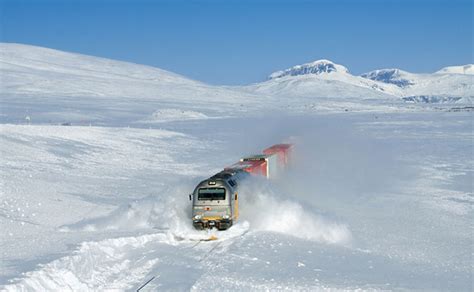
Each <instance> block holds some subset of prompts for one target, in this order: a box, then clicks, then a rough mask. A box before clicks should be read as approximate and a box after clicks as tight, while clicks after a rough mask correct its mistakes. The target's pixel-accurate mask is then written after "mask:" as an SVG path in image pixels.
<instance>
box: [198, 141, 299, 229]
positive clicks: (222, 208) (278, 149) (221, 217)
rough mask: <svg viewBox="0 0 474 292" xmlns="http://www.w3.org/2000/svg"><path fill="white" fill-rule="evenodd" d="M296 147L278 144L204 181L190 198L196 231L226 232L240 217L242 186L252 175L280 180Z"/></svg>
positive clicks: (241, 160) (245, 158)
mask: <svg viewBox="0 0 474 292" xmlns="http://www.w3.org/2000/svg"><path fill="white" fill-rule="evenodd" d="M291 149H292V144H276V145H273V146H271V147H269V148H266V149H265V150H263V154H258V155H253V156H248V157H244V158H242V159H240V161H239V162H237V163H234V164H232V165H231V166H229V167H226V168H224V170H222V171H221V172H219V173H217V174H215V175H213V176H211V177H210V178H208V179H205V180H203V181H201V182H200V183H199V184H198V185H197V186H196V188H195V189H194V192H193V193H192V194H191V195H189V199H190V200H192V202H193V207H192V220H193V226H194V228H196V229H201V230H202V229H211V228H217V229H218V230H226V229H228V228H229V227H231V226H232V224H233V223H234V222H235V221H236V220H237V219H238V217H239V197H238V188H239V185H240V184H242V183H244V181H245V178H246V177H248V176H250V175H257V176H264V177H266V178H268V179H275V178H277V177H279V176H280V175H281V174H282V173H283V171H284V170H285V169H286V168H287V166H288V163H289V161H290V156H291V155H290V154H291Z"/></svg>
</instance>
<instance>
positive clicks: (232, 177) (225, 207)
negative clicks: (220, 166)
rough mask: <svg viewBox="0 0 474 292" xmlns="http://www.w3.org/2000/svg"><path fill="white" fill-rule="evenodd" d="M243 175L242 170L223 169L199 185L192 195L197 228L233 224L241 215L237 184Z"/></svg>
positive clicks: (220, 228)
mask: <svg viewBox="0 0 474 292" xmlns="http://www.w3.org/2000/svg"><path fill="white" fill-rule="evenodd" d="M243 175H244V174H243V173H242V171H228V170H227V171H222V172H220V173H218V174H216V175H214V176H212V177H210V178H208V179H206V180H203V181H202V182H200V183H199V184H198V185H197V187H196V188H195V189H194V192H193V195H192V201H193V211H192V218H193V226H194V227H195V228H196V229H206V228H213V227H215V228H217V229H219V230H225V229H228V228H229V227H231V226H232V224H233V222H234V221H235V220H236V219H237V218H238V216H239V210H238V194H237V186H238V180H239V179H241V178H242V176H243Z"/></svg>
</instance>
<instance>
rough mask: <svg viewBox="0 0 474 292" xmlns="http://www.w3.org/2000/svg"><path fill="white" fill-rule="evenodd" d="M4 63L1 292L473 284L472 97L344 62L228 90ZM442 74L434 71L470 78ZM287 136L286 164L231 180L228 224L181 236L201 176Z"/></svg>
mask: <svg viewBox="0 0 474 292" xmlns="http://www.w3.org/2000/svg"><path fill="white" fill-rule="evenodd" d="M0 56H1V59H0V61H1V67H0V70H1V78H2V79H1V81H2V82H1V83H0V98H1V105H2V108H1V115H0V122H1V123H0V230H1V236H0V252H1V255H2V260H1V262H0V291H136V290H137V289H139V288H140V287H141V286H142V285H143V284H145V283H147V282H148V281H149V282H148V284H147V285H146V286H145V287H143V288H142V289H141V290H140V291H166V290H173V291H189V290H191V291H209V290H225V291H227V290H237V291H260V290H264V291H268V290H271V291H280V290H292V291H295V290H297V291H374V290H377V291H378V290H397V291H399V290H408V291H411V290H414V291H426V290H434V291H471V290H472V283H473V282H472V281H473V278H472V277H473V276H472V244H473V235H472V219H473V206H474V194H473V186H472V181H473V167H472V166H473V165H474V161H473V153H472V149H473V148H472V132H473V125H472V118H473V117H472V109H471V108H469V106H458V105H456V106H454V105H452V103H449V102H448V104H446V105H444V106H440V105H438V104H437V105H436V107H434V106H423V105H420V104H419V103H415V104H410V103H406V102H404V101H401V100H399V99H400V97H405V96H404V95H403V94H402V95H398V94H399V93H397V95H392V94H394V92H404V90H405V89H403V88H401V87H399V86H397V85H396V84H392V83H390V84H387V83H385V82H381V81H376V80H370V78H369V79H367V78H364V77H360V76H353V75H351V74H350V73H349V72H348V70H342V69H341V68H339V67H337V66H335V68H336V69H337V70H336V71H332V70H326V69H325V71H324V70H323V71H324V72H316V71H314V70H313V69H310V68H309V67H308V68H306V69H304V70H310V71H312V72H309V74H303V75H291V74H289V75H286V76H279V77H275V78H273V79H271V80H268V81H266V82H264V83H261V84H258V85H251V86H249V87H222V86H210V85H206V84H202V83H200V82H196V81H192V80H189V79H186V78H185V77H182V76H179V75H176V74H174V73H170V72H167V71H163V70H160V69H156V68H151V67H147V66H142V65H137V64H130V63H125V62H118V61H112V60H106V59H101V58H95V57H88V56H83V55H78V54H72V53H63V52H59V51H55V50H49V49H42V48H37V47H32V46H25V45H17V44H2V45H1V46H0ZM323 63H324V64H326V65H328V64H329V61H327V60H326V61H324V62H323ZM313 65H317V66H316V67H318V66H319V65H321V62H320V63H316V64H313ZM323 67H324V66H323ZM329 67H331V66H329ZM329 67H327V68H329ZM325 68H326V67H325ZM300 69H301V68H300ZM319 69H321V68H319ZM323 69H324V68H323ZM304 70H303V71H304ZM315 70H316V69H315ZM395 70H396V69H395ZM328 71H331V72H328ZM448 71H450V73H436V74H432V75H439V76H441V77H439V78H440V79H439V80H440V81H439V82H440V84H441V83H442V82H444V81H442V80H448V81H449V80H451V81H452V82H454V81H455V80H458V81H459V80H465V79H463V78H465V76H468V75H462V74H458V73H456V70H454V69H453V70H451V69H450V70H448ZM379 73H382V72H379ZM389 73H390V72H389ZM394 73H396V74H395V75H393V74H392V75H393V76H392V75H390V76H392V77H393V78H395V79H397V78H408V79H409V80H411V81H413V82H415V81H416V82H421V81H422V80H423V78H421V77H419V76H415V77H416V78H414V77H413V76H410V75H409V74H410V73H407V72H402V71H401V70H399V71H398V72H394ZM295 74H296V73H295ZM397 74H398V75H397ZM407 74H408V75H407ZM448 75H449V76H448ZM451 75H452V76H453V77H450V76H451ZM371 76H372V77H373V76H378V74H375V75H371ZM443 76H444V77H443ZM459 76H461V77H459ZM412 77H413V78H412ZM430 78H432V77H430V76H427V77H426V80H434V79H430ZM437 78H438V77H437ZM443 78H444V79H443ZM397 80H398V79H397ZM420 80H421V81H420ZM451 81H450V82H451ZM364 82H365V83H364ZM416 82H415V83H416ZM427 82H428V81H427ZM429 82H432V81H429ZM433 82H434V81H433ZM462 82H464V81H462ZM420 84H421V83H420ZM450 84H451V83H450ZM453 84H454V83H453ZM313 85H314V86H316V87H312V86H313ZM372 85H376V86H379V87H378V88H375V89H374V88H372V89H371V86H372ZM410 86H412V85H410ZM470 86H472V84H471V85H470ZM441 87H443V86H442V85H440V88H441ZM461 87H462V86H461ZM382 89H384V90H382ZM260 90H261V91H262V92H263V91H266V92H267V93H268V94H267V93H266V94H263V93H262V94H260V93H258V94H256V93H255V92H259V91H260ZM314 92H319V93H318V94H314ZM387 92H390V93H389V94H387ZM460 92H461V91H460ZM286 94H288V95H286ZM448 97H449V96H448ZM417 98H421V99H422V97H420V96H418V97H417ZM426 98H432V99H436V98H441V97H440V96H438V95H430V96H428V97H426ZM463 99H464V101H465V102H468V101H469V96H468V95H467V96H464V97H463ZM457 103H459V101H457ZM26 117H28V119H26ZM284 141H293V143H295V151H294V155H293V159H292V164H291V168H290V169H289V170H288V172H287V173H286V174H285V176H284V178H283V179H280V180H266V179H264V178H258V177H255V178H250V179H248V180H246V181H245V182H243V183H242V189H241V190H240V191H239V198H240V212H241V214H240V215H241V216H240V218H239V220H238V222H236V224H234V226H232V227H231V228H230V229H229V230H226V231H216V230H210V231H197V230H194V229H193V228H192V224H191V218H190V217H191V205H190V202H189V200H188V194H189V193H191V192H192V191H193V188H194V187H195V185H196V184H197V183H198V182H199V181H201V180H202V179H205V178H207V177H209V176H211V175H213V174H215V173H216V172H218V171H220V170H221V169H222V168H223V167H225V166H227V165H230V164H232V163H234V162H236V161H238V159H239V158H240V157H242V156H244V155H248V154H257V153H259V152H260V151H261V150H262V149H264V148H265V147H268V146H270V145H272V144H275V143H280V142H284ZM210 236H215V237H217V238H218V239H217V240H215V241H200V239H207V238H209V237H210Z"/></svg>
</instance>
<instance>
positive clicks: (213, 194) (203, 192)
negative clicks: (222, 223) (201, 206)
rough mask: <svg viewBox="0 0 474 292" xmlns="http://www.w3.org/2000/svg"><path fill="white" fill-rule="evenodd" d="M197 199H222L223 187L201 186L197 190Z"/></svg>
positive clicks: (223, 194) (223, 197) (223, 198)
mask: <svg viewBox="0 0 474 292" xmlns="http://www.w3.org/2000/svg"><path fill="white" fill-rule="evenodd" d="M198 200H200V201H214V200H216V201H223V200H225V189H224V188H202V189H199V190H198Z"/></svg>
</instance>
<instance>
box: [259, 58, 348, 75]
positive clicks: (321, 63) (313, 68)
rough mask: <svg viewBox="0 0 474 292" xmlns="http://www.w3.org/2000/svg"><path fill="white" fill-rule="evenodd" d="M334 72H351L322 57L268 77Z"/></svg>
mask: <svg viewBox="0 0 474 292" xmlns="http://www.w3.org/2000/svg"><path fill="white" fill-rule="evenodd" d="M333 72H340V73H349V70H347V68H346V67H344V66H342V65H338V64H335V63H334V62H331V61H329V60H325V59H322V60H317V61H314V62H311V63H305V64H302V65H296V66H293V67H291V68H288V69H286V70H281V71H277V72H274V73H272V74H271V75H270V76H269V77H268V79H277V78H281V77H285V76H298V75H308V74H315V75H320V74H330V73H333Z"/></svg>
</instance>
